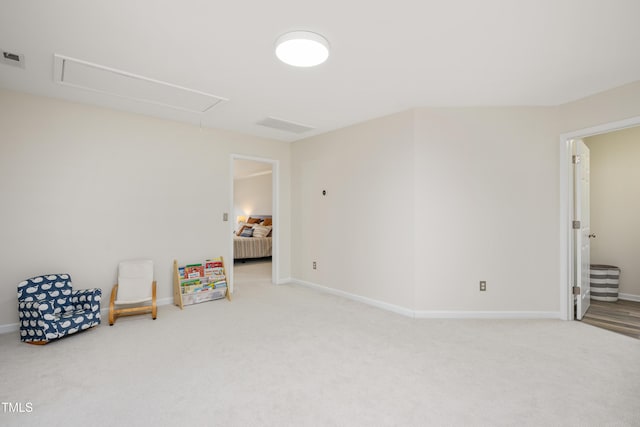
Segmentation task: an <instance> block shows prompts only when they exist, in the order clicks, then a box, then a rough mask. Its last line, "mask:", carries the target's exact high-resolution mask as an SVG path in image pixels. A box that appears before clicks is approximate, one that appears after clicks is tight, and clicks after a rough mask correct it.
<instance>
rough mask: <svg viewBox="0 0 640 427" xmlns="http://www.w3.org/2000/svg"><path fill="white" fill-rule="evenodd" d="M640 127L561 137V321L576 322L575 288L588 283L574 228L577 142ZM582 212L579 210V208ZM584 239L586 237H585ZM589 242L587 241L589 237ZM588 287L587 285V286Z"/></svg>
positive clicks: (628, 123)
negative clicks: (575, 144) (585, 279)
mask: <svg viewBox="0 0 640 427" xmlns="http://www.w3.org/2000/svg"><path fill="white" fill-rule="evenodd" d="M638 125H640V117H634V118H631V119H626V120H622V121H618V122H613V123H608V124H604V125H600V126H596V127H592V128H587V129H582V130H579V131H575V132H571V133H567V134H563V135H561V137H560V197H561V199H560V221H561V222H560V232H561V234H560V245H561V252H560V254H561V262H560V275H561V277H560V315H561V318H562V319H565V320H574V319H575V315H574V314H575V309H574V306H575V304H576V296H574V293H576V294H577V292H576V291H580V288H579V287H578V289H576V287H577V286H578V285H579V284H580V281H581V279H582V280H584V278H585V277H586V278H587V280H588V277H589V271H585V268H586V269H588V268H589V261H588V260H587V262H582V263H580V262H579V261H580V253H579V252H580V251H579V247H578V245H579V244H580V243H582V242H584V239H582V240H581V236H580V233H578V232H576V230H579V228H578V229H574V227H575V226H576V225H577V224H576V223H574V221H575V220H576V218H575V212H576V208H577V206H576V201H579V200H580V195H579V194H580V192H581V190H582V184H581V182H579V180H576V178H575V175H574V166H575V165H574V157H573V156H574V154H575V153H574V141H576V140H579V139H583V138H588V137H591V136H596V135H602V134H605V133H610V132H614V131H619V130H623V129H627V128H631V127H635V126H638ZM578 210H579V207H578ZM582 237H584V236H582ZM587 241H588V238H587ZM587 286H588V285H587Z"/></svg>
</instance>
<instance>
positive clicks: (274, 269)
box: [228, 154, 280, 292]
mask: <svg viewBox="0 0 640 427" xmlns="http://www.w3.org/2000/svg"><path fill="white" fill-rule="evenodd" d="M278 166H279V163H278V161H277V160H272V159H265V158H260V157H252V156H244V155H239V154H232V155H231V167H230V171H231V179H230V181H231V191H230V195H231V202H230V206H231V212H232V213H231V221H230V230H229V234H230V236H231V250H232V254H233V262H232V263H228V264H229V265H231V266H233V267H232V268H230V269H229V270H230V273H231V274H230V276H231V277H230V282H231V287H230V289H231V292H234V291H235V290H236V289H237V288H239V286H240V285H241V282H240V281H241V280H248V278H249V277H250V278H251V280H261V281H263V282H265V281H266V282H268V283H272V284H275V283H277V278H278V272H279V252H278V247H279V245H278V242H279V235H280V233H279V231H280V229H279V226H278V225H279V215H278V208H279V195H278V188H279V186H278V182H279V175H278ZM236 263H238V264H237V265H238V266H240V267H239V268H243V266H245V265H247V264H248V265H249V266H250V267H249V268H243V270H242V271H236ZM236 273H239V274H236ZM245 273H246V274H245ZM236 285H238V286H236Z"/></svg>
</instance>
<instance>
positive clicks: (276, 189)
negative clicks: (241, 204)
mask: <svg viewBox="0 0 640 427" xmlns="http://www.w3.org/2000/svg"><path fill="white" fill-rule="evenodd" d="M235 160H252V161H254V162H262V163H269V164H270V165H271V217H272V219H273V232H272V236H273V239H272V242H273V244H272V250H271V253H272V256H271V262H272V264H271V283H273V284H277V283H278V278H279V277H280V214H279V210H280V160H276V159H269V158H265V157H256V156H246V155H243V154H231V156H230V162H231V165H230V168H229V170H230V179H229V181H231V191H230V192H229V198H230V201H229V212H234V195H233V189H234V180H233V172H234V161H235ZM235 222H236V221H235V218H232V219H231V221H229V236H230V237H229V238H230V239H231V261H232V262H233V232H234V227H235ZM227 270H228V271H227V275H229V273H230V272H231V274H230V276H231V277H230V280H229V281H230V282H231V286H230V290H231V293H233V290H234V289H233V282H234V281H233V268H231V269H229V268H227Z"/></svg>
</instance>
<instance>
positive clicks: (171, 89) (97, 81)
mask: <svg viewBox="0 0 640 427" xmlns="http://www.w3.org/2000/svg"><path fill="white" fill-rule="evenodd" d="M54 73H55V79H56V81H57V82H58V83H60V84H62V85H65V86H72V87H76V88H80V89H86V90H91V91H94V92H99V93H104V94H108V95H114V96H118V97H120V98H126V99H132V100H135V101H142V102H147V103H150V104H155V105H161V106H163V107H170V108H175V109H177V110H183V111H189V112H195V113H204V112H205V111H207V110H209V109H210V108H212V107H213V106H215V105H217V104H218V103H220V102H222V101H227V99H226V98H222V97H220V96H216V95H211V94H208V93H205V92H201V91H198V90H194V89H188V88H185V87H182V86H177V85H174V84H171V83H167V82H163V81H160V80H155V79H151V78H148V77H144V76H140V75H137V74H133V73H129V72H126V71H122V70H117V69H115V68H109V67H105V66H102V65H98V64H92V63H90V62H86V61H82V60H79V59H74V58H69V57H66V56H62V55H58V54H55V55H54Z"/></svg>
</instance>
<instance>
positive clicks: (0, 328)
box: [0, 323, 20, 334]
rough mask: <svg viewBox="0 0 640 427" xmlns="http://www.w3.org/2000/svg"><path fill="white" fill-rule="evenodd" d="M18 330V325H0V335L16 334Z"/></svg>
mask: <svg viewBox="0 0 640 427" xmlns="http://www.w3.org/2000/svg"><path fill="white" fill-rule="evenodd" d="M18 329H20V324H19V323H7V324H6V325H0V334H8V333H10V332H16V331H17V330H18Z"/></svg>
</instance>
